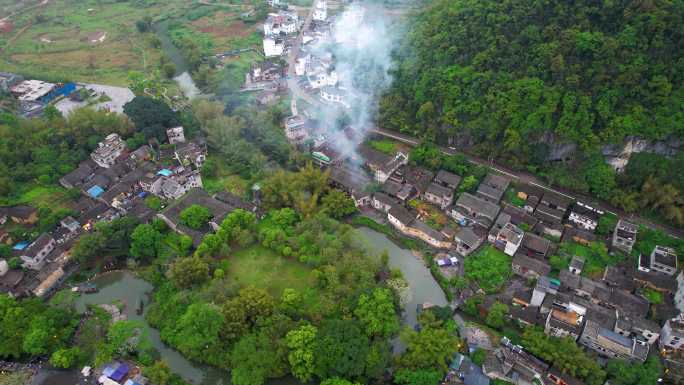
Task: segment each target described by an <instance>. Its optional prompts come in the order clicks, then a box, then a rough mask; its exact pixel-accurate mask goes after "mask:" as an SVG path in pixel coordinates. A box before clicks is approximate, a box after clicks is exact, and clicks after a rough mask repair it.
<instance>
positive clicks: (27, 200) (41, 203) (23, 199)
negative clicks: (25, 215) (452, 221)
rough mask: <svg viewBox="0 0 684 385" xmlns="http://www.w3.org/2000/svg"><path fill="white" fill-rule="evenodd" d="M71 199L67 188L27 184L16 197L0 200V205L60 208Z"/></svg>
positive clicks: (65, 205)
mask: <svg viewBox="0 0 684 385" xmlns="http://www.w3.org/2000/svg"><path fill="white" fill-rule="evenodd" d="M72 201H73V199H72V198H71V197H69V195H68V193H67V190H66V189H64V188H62V187H59V186H56V185H53V186H42V185H35V186H27V187H26V190H25V191H24V192H23V193H22V194H20V195H19V196H18V197H16V198H14V199H11V200H0V205H6V206H15V205H29V206H33V207H50V208H53V209H54V208H60V207H67V206H68V204H69V203H70V202H72Z"/></svg>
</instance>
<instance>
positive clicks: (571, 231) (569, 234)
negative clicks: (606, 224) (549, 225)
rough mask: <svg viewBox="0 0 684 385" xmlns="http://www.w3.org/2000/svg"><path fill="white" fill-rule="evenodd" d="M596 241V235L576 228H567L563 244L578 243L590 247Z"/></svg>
mask: <svg viewBox="0 0 684 385" xmlns="http://www.w3.org/2000/svg"><path fill="white" fill-rule="evenodd" d="M596 240H597V237H596V234H594V233H592V232H590V231H587V230H582V229H578V228H576V227H566V229H565V231H564V232H563V237H562V238H561V242H576V243H579V244H580V245H584V246H589V245H591V243H592V242H595V241H596Z"/></svg>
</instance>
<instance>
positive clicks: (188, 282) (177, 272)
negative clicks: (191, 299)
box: [169, 257, 209, 288]
mask: <svg viewBox="0 0 684 385" xmlns="http://www.w3.org/2000/svg"><path fill="white" fill-rule="evenodd" d="M169 273H170V276H171V280H172V281H173V283H174V285H176V286H177V287H179V288H189V287H191V286H193V285H198V284H202V283H204V282H206V281H207V280H208V279H209V264H207V263H206V262H205V261H204V260H203V259H202V258H199V257H181V258H178V259H176V261H174V263H173V264H172V265H171V269H169Z"/></svg>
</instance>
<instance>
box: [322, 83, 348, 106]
mask: <svg viewBox="0 0 684 385" xmlns="http://www.w3.org/2000/svg"><path fill="white" fill-rule="evenodd" d="M346 98H347V95H346V93H345V92H344V91H343V90H340V89H339V88H335V87H323V88H321V99H323V100H325V101H326V102H329V103H336V104H340V105H342V106H343V107H344V108H350V107H351V106H350V105H349V103H348V102H347V100H346Z"/></svg>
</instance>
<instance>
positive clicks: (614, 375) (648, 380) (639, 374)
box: [606, 356, 663, 385]
mask: <svg viewBox="0 0 684 385" xmlns="http://www.w3.org/2000/svg"><path fill="white" fill-rule="evenodd" d="M606 371H607V372H608V378H609V379H610V383H611V384H615V385H650V384H656V383H658V379H659V378H660V377H661V376H662V373H663V366H662V364H661V363H660V360H659V359H658V358H657V357H655V356H651V357H648V358H647V359H646V362H645V363H644V364H642V365H634V364H632V363H630V362H629V361H626V360H618V359H612V360H610V361H608V365H607V366H606Z"/></svg>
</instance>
